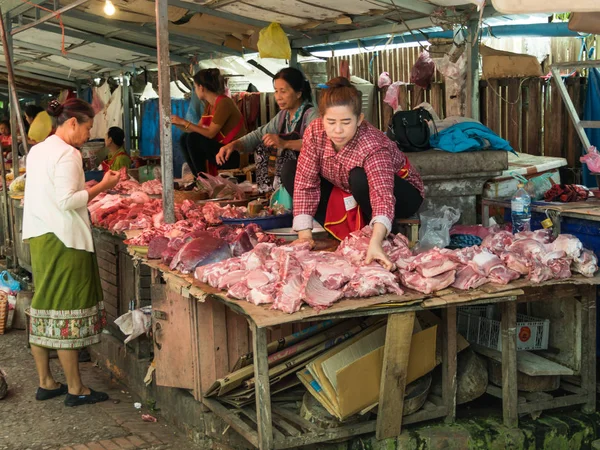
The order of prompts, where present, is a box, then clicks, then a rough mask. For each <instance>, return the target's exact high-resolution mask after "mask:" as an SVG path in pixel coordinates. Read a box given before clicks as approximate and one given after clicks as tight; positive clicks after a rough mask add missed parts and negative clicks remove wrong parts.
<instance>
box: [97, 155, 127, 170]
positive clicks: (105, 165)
mask: <svg viewBox="0 0 600 450" xmlns="http://www.w3.org/2000/svg"><path fill="white" fill-rule="evenodd" d="M126 154H127V153H125V150H121V151H120V152H118V153H117V154H116V155H115V156H113V157H112V159H111V160H110V161H102V170H103V171H104V172H108V171H109V170H110V167H111V166H112V165H113V164H114V163H115V160H116V159H117V157H119V156H121V155H126Z"/></svg>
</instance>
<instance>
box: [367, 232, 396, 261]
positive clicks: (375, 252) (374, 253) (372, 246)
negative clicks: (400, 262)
mask: <svg viewBox="0 0 600 450" xmlns="http://www.w3.org/2000/svg"><path fill="white" fill-rule="evenodd" d="M386 236H387V228H386V227H385V225H384V224H382V223H379V222H376V223H374V224H373V235H372V236H371V242H370V243H369V249H368V250H367V258H366V259H365V264H367V265H368V264H371V263H372V262H373V261H377V262H378V263H379V264H381V265H382V266H383V267H385V268H386V269H387V270H392V269H393V268H394V263H392V261H391V260H390V258H389V257H388V255H387V254H386V253H385V251H383V245H382V243H383V240H384V239H385V238H386Z"/></svg>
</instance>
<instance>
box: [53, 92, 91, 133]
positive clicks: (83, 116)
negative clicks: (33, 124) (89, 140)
mask: <svg viewBox="0 0 600 450" xmlns="http://www.w3.org/2000/svg"><path fill="white" fill-rule="evenodd" d="M46 112H48V114H49V115H50V116H52V117H53V118H54V120H55V121H56V125H57V126H61V125H62V124H64V123H65V122H66V121H67V120H69V119H72V118H73V117H75V118H76V119H77V123H79V124H82V123H86V122H89V121H90V120H94V115H95V114H94V109H93V108H92V105H90V104H89V103H87V102H84V101H83V100H81V99H78V98H71V99H69V100H67V101H66V102H64V103H63V104H62V105H61V104H60V103H59V102H58V101H57V100H52V101H51V102H50V104H49V105H48V108H47V109H46Z"/></svg>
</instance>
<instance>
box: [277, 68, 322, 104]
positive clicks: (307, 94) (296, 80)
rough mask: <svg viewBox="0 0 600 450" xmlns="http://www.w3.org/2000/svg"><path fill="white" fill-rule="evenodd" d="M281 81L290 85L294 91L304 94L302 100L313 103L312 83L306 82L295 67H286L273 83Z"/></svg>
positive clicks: (278, 73)
mask: <svg viewBox="0 0 600 450" xmlns="http://www.w3.org/2000/svg"><path fill="white" fill-rule="evenodd" d="M280 79H281V80H284V81H285V82H286V83H287V84H289V85H290V86H291V87H292V89H293V90H294V91H296V92H302V100H306V101H309V102H312V90H311V88H310V83H309V82H308V81H307V80H306V78H305V77H304V74H303V73H302V72H301V71H299V70H298V69H294V68H293V67H286V68H284V69H281V70H280V71H279V72H277V73H276V74H275V76H274V77H273V82H275V80H280Z"/></svg>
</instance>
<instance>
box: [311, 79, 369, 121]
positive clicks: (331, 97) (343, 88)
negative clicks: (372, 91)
mask: <svg viewBox="0 0 600 450" xmlns="http://www.w3.org/2000/svg"><path fill="white" fill-rule="evenodd" d="M335 106H348V107H349V108H350V109H351V110H352V112H353V113H354V115H355V116H356V117H358V116H360V115H361V113H362V99H361V92H360V91H359V90H358V89H356V87H355V86H354V85H353V84H352V83H350V80H348V79H347V78H344V77H337V78H333V79H331V80H329V81H328V82H327V89H323V92H322V93H321V98H320V99H319V112H320V113H321V116H324V115H325V111H327V109H329V108H332V107H335Z"/></svg>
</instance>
